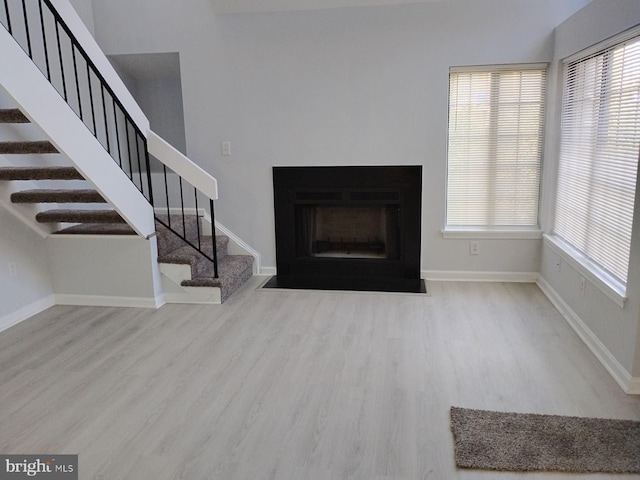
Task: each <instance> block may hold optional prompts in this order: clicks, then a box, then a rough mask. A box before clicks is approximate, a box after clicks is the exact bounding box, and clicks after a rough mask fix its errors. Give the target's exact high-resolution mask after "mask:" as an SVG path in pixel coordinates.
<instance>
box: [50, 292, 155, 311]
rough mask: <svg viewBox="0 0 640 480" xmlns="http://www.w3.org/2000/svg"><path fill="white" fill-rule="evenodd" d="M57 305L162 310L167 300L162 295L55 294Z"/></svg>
mask: <svg viewBox="0 0 640 480" xmlns="http://www.w3.org/2000/svg"><path fill="white" fill-rule="evenodd" d="M55 301H56V305H78V306H83V307H131V308H160V307H161V306H162V305H163V304H164V303H165V299H164V297H163V296H162V295H160V296H158V297H155V298H152V297H148V298H147V297H114V296H103V295H68V294H55Z"/></svg>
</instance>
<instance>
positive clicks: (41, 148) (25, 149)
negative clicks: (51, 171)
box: [0, 140, 58, 155]
mask: <svg viewBox="0 0 640 480" xmlns="http://www.w3.org/2000/svg"><path fill="white" fill-rule="evenodd" d="M29 153H37V154H40V153H58V149H56V147H55V146H53V144H52V143H51V142H49V141H48V140H38V141H35V142H0V154H4V155H9V154H15V155H24V154H29Z"/></svg>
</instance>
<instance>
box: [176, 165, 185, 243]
mask: <svg viewBox="0 0 640 480" xmlns="http://www.w3.org/2000/svg"><path fill="white" fill-rule="evenodd" d="M178 180H179V183H180V208H181V209H182V234H183V236H184V239H185V240H186V239H187V222H186V221H185V217H184V195H183V194H182V177H181V176H179V175H178Z"/></svg>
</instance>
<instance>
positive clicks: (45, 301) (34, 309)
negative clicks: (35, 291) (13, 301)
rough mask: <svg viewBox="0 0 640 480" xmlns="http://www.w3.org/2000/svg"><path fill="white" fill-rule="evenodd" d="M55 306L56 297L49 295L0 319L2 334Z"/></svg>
mask: <svg viewBox="0 0 640 480" xmlns="http://www.w3.org/2000/svg"><path fill="white" fill-rule="evenodd" d="M55 305H56V302H55V295H49V296H47V297H44V298H41V299H40V300H37V301H35V302H33V303H31V304H29V305H26V306H24V307H22V308H20V309H19V310H16V311H15V312H13V313H10V314H9V315H5V316H4V317H2V318H0V332H3V331H5V330H7V329H9V328H11V327H13V326H14V325H17V324H19V323H20V322H24V321H25V320H27V319H29V318H31V317H33V316H34V315H37V314H38V313H40V312H44V311H45V310H47V309H48V308H51V307H53V306H55Z"/></svg>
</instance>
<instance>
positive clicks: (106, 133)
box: [100, 82, 111, 155]
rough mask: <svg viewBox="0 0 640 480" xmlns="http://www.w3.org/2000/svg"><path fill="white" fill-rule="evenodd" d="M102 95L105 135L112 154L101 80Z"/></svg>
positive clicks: (108, 148) (108, 150)
mask: <svg viewBox="0 0 640 480" xmlns="http://www.w3.org/2000/svg"><path fill="white" fill-rule="evenodd" d="M100 96H101V97H102V113H103V117H104V136H105V139H106V140H107V152H109V155H111V144H110V143H109V121H108V120H107V103H106V101H105V99H104V83H102V82H100Z"/></svg>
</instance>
